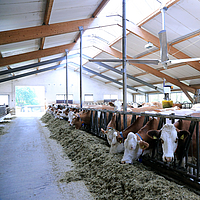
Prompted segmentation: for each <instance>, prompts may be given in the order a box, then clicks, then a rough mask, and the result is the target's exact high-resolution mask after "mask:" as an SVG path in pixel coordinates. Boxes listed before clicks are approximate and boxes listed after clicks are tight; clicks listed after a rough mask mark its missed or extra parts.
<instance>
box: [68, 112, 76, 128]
mask: <svg viewBox="0 0 200 200" xmlns="http://www.w3.org/2000/svg"><path fill="white" fill-rule="evenodd" d="M74 118H75V114H74V112H73V111H69V113H68V123H69V125H70V126H72V125H73V119H74Z"/></svg>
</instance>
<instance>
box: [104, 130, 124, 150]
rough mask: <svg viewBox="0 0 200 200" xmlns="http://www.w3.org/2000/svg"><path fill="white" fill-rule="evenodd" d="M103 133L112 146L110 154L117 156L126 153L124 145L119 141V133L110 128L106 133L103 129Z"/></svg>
mask: <svg viewBox="0 0 200 200" xmlns="http://www.w3.org/2000/svg"><path fill="white" fill-rule="evenodd" d="M101 131H102V132H103V134H106V136H107V141H108V144H109V145H110V153H112V154H115V153H121V152H123V151H124V144H123V143H119V142H118V141H117V131H116V130H115V129H114V128H112V127H108V128H107V130H106V131H104V130H103V129H101Z"/></svg>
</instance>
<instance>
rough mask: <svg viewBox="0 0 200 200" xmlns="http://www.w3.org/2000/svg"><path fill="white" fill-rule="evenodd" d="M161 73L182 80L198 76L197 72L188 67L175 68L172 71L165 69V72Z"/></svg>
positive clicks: (199, 73)
mask: <svg viewBox="0 0 200 200" xmlns="http://www.w3.org/2000/svg"><path fill="white" fill-rule="evenodd" d="M163 73H165V74H167V75H169V76H171V77H174V78H184V77H188V76H196V75H200V72H199V71H197V70H196V69H194V68H192V67H190V66H189V65H184V66H180V67H175V68H172V69H167V70H164V71H163Z"/></svg>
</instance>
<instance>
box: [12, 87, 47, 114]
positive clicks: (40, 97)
mask: <svg viewBox="0 0 200 200" xmlns="http://www.w3.org/2000/svg"><path fill="white" fill-rule="evenodd" d="M15 110H16V114H17V115H20V114H33V113H35V114H37V113H44V112H45V87H44V86H16V87H15Z"/></svg>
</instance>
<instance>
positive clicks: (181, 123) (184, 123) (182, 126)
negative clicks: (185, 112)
mask: <svg viewBox="0 0 200 200" xmlns="http://www.w3.org/2000/svg"><path fill="white" fill-rule="evenodd" d="M191 116H192V117H200V113H193V114H191ZM190 123H191V121H188V120H178V121H177V122H176V123H175V124H174V126H175V127H176V128H177V129H178V130H183V131H187V132H188V135H191V133H190V132H189V128H190ZM199 133H200V126H199ZM196 141H197V138H196V126H195V128H194V131H193V134H192V138H191V145H190V147H189V150H188V156H193V157H195V158H197V156H198V155H197V151H199V152H200V145H199V149H198V147H197V143H196ZM199 141H200V134H199ZM184 142H185V141H183V143H182V144H180V146H178V148H177V151H176V156H177V159H178V160H180V159H181V157H182V156H183V155H182V154H183V148H184V145H185V143H184Z"/></svg>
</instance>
